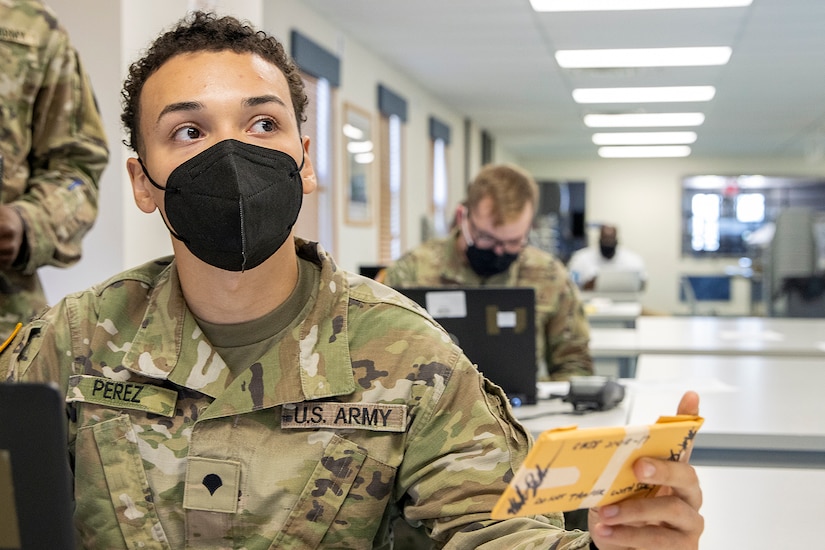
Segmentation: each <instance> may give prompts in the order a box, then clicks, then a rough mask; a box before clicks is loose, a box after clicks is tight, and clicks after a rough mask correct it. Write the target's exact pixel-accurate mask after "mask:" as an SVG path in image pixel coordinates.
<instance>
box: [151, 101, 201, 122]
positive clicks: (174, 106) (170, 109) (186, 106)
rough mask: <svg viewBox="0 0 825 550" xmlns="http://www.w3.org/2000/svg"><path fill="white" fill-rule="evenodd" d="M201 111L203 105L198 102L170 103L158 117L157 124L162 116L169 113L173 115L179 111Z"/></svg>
mask: <svg viewBox="0 0 825 550" xmlns="http://www.w3.org/2000/svg"><path fill="white" fill-rule="evenodd" d="M202 109H203V103H201V102H200V101H178V102H177V103H170V104H169V105H167V106H166V107H164V108H163V110H162V111H161V112H160V114H159V115H158V120H157V122H160V119H162V118H163V117H164V116H166V115H167V114H169V113H175V112H179V111H200V110H202Z"/></svg>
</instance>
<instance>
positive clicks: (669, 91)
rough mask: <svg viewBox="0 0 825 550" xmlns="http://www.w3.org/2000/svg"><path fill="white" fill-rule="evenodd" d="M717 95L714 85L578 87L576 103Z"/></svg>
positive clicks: (702, 98)
mask: <svg viewBox="0 0 825 550" xmlns="http://www.w3.org/2000/svg"><path fill="white" fill-rule="evenodd" d="M714 95H716V88H714V87H713V86H653V87H645V88H577V89H575V90H573V100H574V101H575V102H576V103H665V102H674V101H710V100H711V99H713V96H714Z"/></svg>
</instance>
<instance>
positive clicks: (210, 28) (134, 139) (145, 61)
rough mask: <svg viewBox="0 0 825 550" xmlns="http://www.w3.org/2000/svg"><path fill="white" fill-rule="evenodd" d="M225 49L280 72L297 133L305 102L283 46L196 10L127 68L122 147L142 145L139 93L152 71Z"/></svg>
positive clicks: (231, 19)
mask: <svg viewBox="0 0 825 550" xmlns="http://www.w3.org/2000/svg"><path fill="white" fill-rule="evenodd" d="M227 50H228V51H232V52H235V53H253V54H257V55H259V56H261V57H262V58H263V59H266V60H267V61H269V62H271V63H272V64H273V65H275V66H276V67H278V68H279V69H280V70H281V72H282V73H283V74H284V76H285V77H286V80H287V83H288V84H289V94H290V96H291V98H292V106H293V108H294V109H295V119H296V120H297V121H298V128H299V130H300V127H301V123H302V122H305V121H306V115H305V114H304V109H305V108H306V105H307V102H308V99H307V96H306V93H305V92H304V82H303V80H301V75H300V73H299V72H298V67H297V65H295V62H294V61H293V60H292V58H290V57H289V55H287V53H286V51H285V50H284V46H283V44H281V43H280V42H279V41H278V40H277V39H275V38H274V37H272V36H269V35H267V34H266V33H265V32H263V31H256V30H255V29H253V28H252V27H251V26H250V25H249V24H248V23H244V22H241V21H239V20H238V19H236V18H234V17H230V16H225V17H220V18H219V17H217V16H216V15H215V14H213V13H206V12H201V11H196V12H193V13H191V14H189V15H188V16H187V17H185V18H183V19H181V20H180V21H179V22H178V24H177V25H176V26H175V27H174V28H173V29H172V30H170V31H167V32H165V33H163V34H161V35H160V36H159V37H158V38H157V39H156V40H155V41H154V42H153V43H152V45H151V46H150V47H149V50H148V51H147V52H146V54H145V55H144V56H143V57H142V58H141V59H139V60H138V61H135V62H134V63H132V65H131V66H130V67H129V75H128V76H127V77H126V80H125V81H124V83H123V90H122V91H121V93H120V95H121V97H122V104H123V113H122V114H121V115H120V120H121V122H122V123H123V127H124V130H126V134H127V137H126V138H125V139H124V140H123V143H124V145H126V146H127V147H129V148H131V149H132V150H133V151H135V152H137V151H138V147H141V146H142V142H141V136H140V131H139V125H138V119H139V116H140V93H141V91H143V85H144V84H146V80H147V79H148V78H149V77H150V76H152V74H154V73H155V71H157V70H158V69H159V68H160V67H161V66H162V65H163V64H164V63H166V62H167V61H169V59H171V58H172V57H174V56H176V55H179V54H182V53H192V52H200V51H213V52H219V51H227Z"/></svg>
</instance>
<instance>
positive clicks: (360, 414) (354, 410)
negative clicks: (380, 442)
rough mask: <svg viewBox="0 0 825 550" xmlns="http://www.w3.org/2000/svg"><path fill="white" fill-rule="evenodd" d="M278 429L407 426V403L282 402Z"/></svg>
mask: <svg viewBox="0 0 825 550" xmlns="http://www.w3.org/2000/svg"><path fill="white" fill-rule="evenodd" d="M281 428H304V429H306V428H348V429H356V430H372V431H376V432H403V431H404V430H406V429H407V406H406V405H400V404H392V403H335V402H323V401H318V402H310V403H296V404H292V405H284V407H283V409H282V411H281Z"/></svg>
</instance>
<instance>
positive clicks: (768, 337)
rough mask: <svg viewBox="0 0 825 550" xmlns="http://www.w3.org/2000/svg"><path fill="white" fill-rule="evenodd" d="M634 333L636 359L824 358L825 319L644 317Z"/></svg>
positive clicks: (637, 324)
mask: <svg viewBox="0 0 825 550" xmlns="http://www.w3.org/2000/svg"><path fill="white" fill-rule="evenodd" d="M636 331H637V335H636V342H637V344H638V352H639V353H673V354H693V353H698V354H713V355H742V354H750V355H770V356H782V357H787V356H799V357H822V358H825V319H790V318H777V317H659V316H643V317H639V319H637V321H636Z"/></svg>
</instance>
